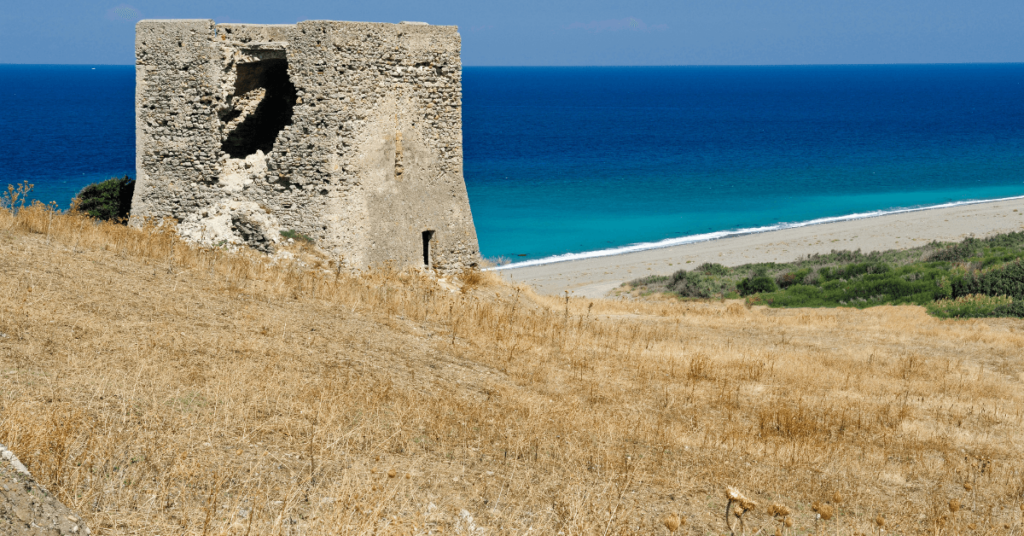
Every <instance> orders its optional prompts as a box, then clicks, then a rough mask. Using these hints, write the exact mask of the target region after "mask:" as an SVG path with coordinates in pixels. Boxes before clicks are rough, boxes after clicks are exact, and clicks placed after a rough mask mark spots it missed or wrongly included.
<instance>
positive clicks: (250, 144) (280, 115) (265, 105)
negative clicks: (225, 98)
mask: <svg viewBox="0 0 1024 536" xmlns="http://www.w3.org/2000/svg"><path fill="white" fill-rule="evenodd" d="M236 69H237V73H238V76H237V77H236V78H235V93H234V97H235V99H238V100H239V102H243V101H244V96H245V95H246V94H247V93H249V92H251V91H255V90H258V89H261V88H262V89H263V90H264V91H265V93H264V94H263V99H261V100H260V101H259V105H257V106H256V109H255V110H253V111H252V113H251V114H249V115H248V116H247V117H245V118H244V119H243V120H242V122H241V123H240V124H238V126H236V127H235V128H234V130H232V131H231V132H230V133H228V135H227V137H226V139H225V140H224V144H223V145H222V146H221V150H223V151H224V152H225V153H228V154H229V155H231V158H245V157H246V156H248V155H251V154H254V153H255V152H256V150H257V149H258V150H261V151H263V152H264V153H269V152H270V150H271V149H273V148H274V140H275V139H277V134H278V132H281V130H282V129H283V128H284V126H285V125H290V124H292V108H293V107H294V106H295V100H296V97H297V95H296V91H295V86H294V85H293V84H292V81H291V79H290V78H288V60H284V59H268V60H263V61H254V62H251V63H242V64H239V65H238V66H237V68H236ZM241 113H242V111H241V110H236V109H232V110H229V111H227V113H224V114H222V117H221V121H224V122H225V123H229V122H231V121H233V120H234V119H236V118H238V116H239V115H240V114H241Z"/></svg>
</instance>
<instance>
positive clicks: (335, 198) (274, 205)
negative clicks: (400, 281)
mask: <svg viewBox="0 0 1024 536" xmlns="http://www.w3.org/2000/svg"><path fill="white" fill-rule="evenodd" d="M460 46H461V41H460V37H459V34H458V31H457V29H456V28H455V27H453V26H430V25H426V24H422V23H402V24H378V23H362V22H336V21H305V22H300V23H298V24H295V25H254V24H215V23H214V21H212V20H163V21H161V20H143V21H141V22H139V23H138V24H137V26H136V43H135V51H136V97H135V102H136V168H137V174H138V175H137V180H138V182H137V185H136V188H135V197H134V198H133V200H132V220H133V223H135V224H139V223H140V222H141V221H144V219H146V218H154V219H163V218H166V217H173V218H175V219H176V220H178V221H179V222H180V224H179V232H180V233H181V234H182V235H183V236H186V237H188V238H190V239H192V240H195V241H197V242H201V243H204V244H209V245H225V244H248V245H251V246H252V247H255V248H257V249H261V250H263V251H270V250H272V249H273V245H274V244H275V243H276V242H278V241H279V240H280V234H279V233H280V232H281V231H283V230H294V231H297V232H299V233H302V234H304V235H306V236H309V237H310V238H312V239H313V240H314V241H315V242H316V244H317V245H318V246H320V247H321V248H322V249H324V250H326V251H328V252H329V253H331V254H332V255H334V256H336V257H338V258H339V259H340V260H341V261H342V262H343V264H344V265H346V266H349V267H352V268H365V267H369V266H374V265H381V264H385V263H392V264H394V265H396V266H399V267H405V266H423V265H424V264H425V263H424V250H425V249H429V260H428V264H429V265H430V266H432V267H434V268H438V269H440V270H442V271H455V270H459V269H461V268H463V267H465V266H469V265H474V264H475V263H476V262H478V259H479V249H478V246H477V239H476V230H475V229H474V227H473V218H472V215H471V213H470V209H469V199H468V197H467V195H466V186H465V183H464V181H463V177H462V111H461V105H462V65H461V60H460V58H459V53H460Z"/></svg>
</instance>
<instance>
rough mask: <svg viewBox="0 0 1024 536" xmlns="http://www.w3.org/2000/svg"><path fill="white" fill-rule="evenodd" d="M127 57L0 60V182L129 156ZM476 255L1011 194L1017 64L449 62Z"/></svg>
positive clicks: (616, 242) (526, 256) (76, 184)
mask: <svg viewBox="0 0 1024 536" xmlns="http://www.w3.org/2000/svg"><path fill="white" fill-rule="evenodd" d="M133 99H134V68H133V67H131V66H23V65H0V101H2V106H0V132H2V134H0V186H3V185H5V184H6V183H14V182H21V181H22V180H28V181H30V182H32V183H34V184H35V187H36V189H35V194H36V197H37V198H39V199H42V200H45V201H49V200H56V201H57V202H58V203H59V204H60V205H61V206H64V207H66V206H67V205H68V203H69V202H70V199H71V198H72V196H74V194H75V193H76V192H77V191H78V190H80V189H81V188H82V187H83V186H85V185H86V184H89V183H91V182H96V181H99V180H103V179H106V178H109V177H110V176H114V175H123V174H126V173H127V174H133V168H134V159H135V154H134V141H135V139H134V109H133V106H134V104H133V102H134V100H133ZM463 138H464V173H465V177H466V185H467V189H468V191H469V196H470V203H471V207H472V210H473V216H474V221H475V223H476V227H477V231H478V236H479V239H480V247H481V250H482V252H483V254H484V255H485V256H488V257H499V256H501V257H506V258H509V259H511V260H513V261H536V260H538V259H543V258H547V257H551V256H554V255H562V254H566V253H580V252H589V251H595V250H605V249H609V248H621V247H626V246H629V245H631V244H637V243H650V242H658V241H662V240H666V239H678V238H680V237H687V236H694V235H702V234H706V233H709V232H716V231H725V230H737V229H749V228H761V227H769V226H774V225H778V224H781V223H787V222H788V223H796V222H804V221H810V220H816V219H820V218H829V217H837V216H844V215H849V214H857V213H865V212H873V211H879V210H891V209H899V208H905V207H918V206H928V205H936V204H943V203H949V202H957V201H965V200H972V199H994V198H1002V197H1012V196H1018V195H1024V64H1001V65H887V66H805V67H642V68H641V67H636V68H634V67H629V68H610V67H609V68H604V67H602V68H529V67H515V68H487V67H467V68H465V69H464V72H463Z"/></svg>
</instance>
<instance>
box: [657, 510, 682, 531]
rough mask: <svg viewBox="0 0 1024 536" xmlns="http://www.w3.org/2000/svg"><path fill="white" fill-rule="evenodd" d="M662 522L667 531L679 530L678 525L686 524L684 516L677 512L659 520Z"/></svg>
mask: <svg viewBox="0 0 1024 536" xmlns="http://www.w3.org/2000/svg"><path fill="white" fill-rule="evenodd" d="M661 522H662V524H664V525H665V528H666V529H668V531H669V532H671V533H675V531H677V530H679V527H683V526H686V516H680V515H679V514H669V515H667V516H665V518H664V519H662V520H661Z"/></svg>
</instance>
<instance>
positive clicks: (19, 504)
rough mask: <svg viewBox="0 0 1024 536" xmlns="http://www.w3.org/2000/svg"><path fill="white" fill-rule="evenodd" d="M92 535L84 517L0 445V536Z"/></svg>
mask: <svg viewBox="0 0 1024 536" xmlns="http://www.w3.org/2000/svg"><path fill="white" fill-rule="evenodd" d="M89 533H90V532H89V529H88V528H86V526H85V523H83V522H82V518H81V517H79V516H78V515H77V514H75V513H74V512H72V511H71V510H70V509H68V508H67V507H66V506H64V505H63V504H61V503H60V501H58V500H57V499H55V498H54V497H53V495H50V493H49V492H48V491H46V489H45V488H43V487H42V486H40V485H39V484H37V483H36V481H35V480H34V479H33V478H32V475H30V474H29V473H28V471H27V470H26V469H25V466H24V465H21V462H19V461H18V457H17V456H15V455H14V453H13V452H11V451H9V450H7V449H6V448H4V446H3V445H0V535H4V536H23V535H24V536H30V535H31V536H35V535H37V534H38V535H47V536H50V535H62V536H63V535H82V534H89Z"/></svg>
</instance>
